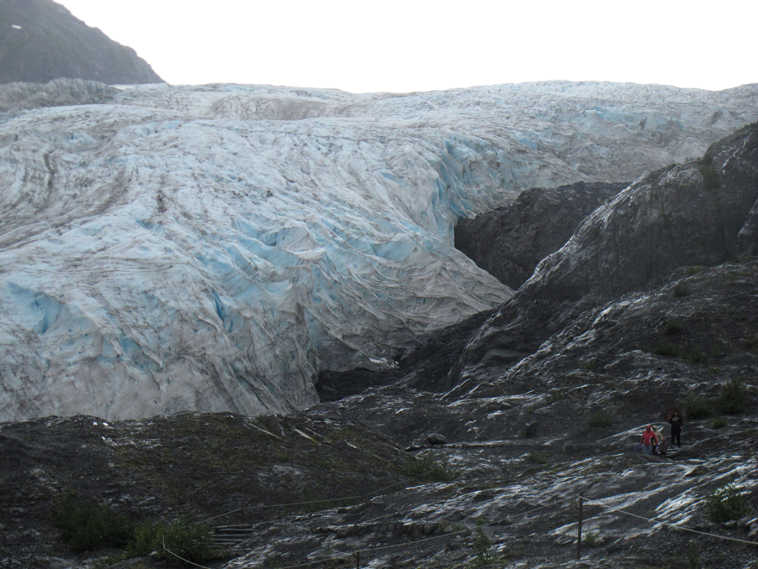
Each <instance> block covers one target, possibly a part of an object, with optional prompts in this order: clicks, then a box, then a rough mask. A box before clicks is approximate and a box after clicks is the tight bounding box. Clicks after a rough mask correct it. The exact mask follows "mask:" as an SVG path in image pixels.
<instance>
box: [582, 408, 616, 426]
mask: <svg viewBox="0 0 758 569" xmlns="http://www.w3.org/2000/svg"><path fill="white" fill-rule="evenodd" d="M612 424H613V417H612V416H611V414H610V413H609V412H608V411H606V410H604V409H601V410H599V411H595V412H594V413H593V414H592V415H590V419H589V421H588V425H589V426H590V428H592V429H601V428H604V427H610V426H611V425H612Z"/></svg>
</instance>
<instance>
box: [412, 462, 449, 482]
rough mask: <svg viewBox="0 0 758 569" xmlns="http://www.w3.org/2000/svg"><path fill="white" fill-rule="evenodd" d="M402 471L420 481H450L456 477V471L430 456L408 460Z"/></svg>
mask: <svg viewBox="0 0 758 569" xmlns="http://www.w3.org/2000/svg"><path fill="white" fill-rule="evenodd" d="M400 472H401V473H402V474H404V475H406V476H408V477H409V478H413V479H415V480H418V481H420V482H450V481H451V480H455V478H456V475H455V472H453V471H452V470H450V469H448V468H447V467H445V466H443V465H441V464H440V463H438V462H435V461H434V460H433V459H432V458H430V457H428V456H425V457H423V458H414V459H411V460H409V461H407V462H406V463H405V464H404V465H403V466H402V467H401V469H400Z"/></svg>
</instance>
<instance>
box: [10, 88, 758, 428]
mask: <svg viewBox="0 0 758 569" xmlns="http://www.w3.org/2000/svg"><path fill="white" fill-rule="evenodd" d="M32 94H33V96H32ZM756 103H758V86H755V85H752V86H744V87H740V88H736V89H730V90H726V91H720V92H711V91H701V90H692V89H676V88H673V87H663V86H651V85H634V84H614V83H569V82H548V83H531V84H519V85H499V86H491V87H479V88H472V89H459V90H453V91H439V92H430V93H411V94H405V95H398V94H386V93H384V94H383V93H375V94H363V95H358V94H350V93H345V92H341V91H336V90H318V89H296V88H288V87H275V86H250V85H204V86H170V85H140V86H120V87H118V88H112V87H106V86H103V85H101V84H97V83H90V82H86V81H80V80H58V81H55V82H51V83H48V84H46V85H44V86H39V85H33V86H32V85H30V84H10V85H5V86H0V187H2V195H0V214H1V215H0V219H1V220H2V221H0V272H1V274H2V279H1V280H0V308H1V310H0V420H6V421H8V420H13V421H15V420H23V419H27V418H32V417H37V416H44V415H71V414H77V413H86V414H93V415H98V416H101V417H104V418H113V419H124V418H137V417H145V416H151V415H156V414H162V413H174V412H178V411H183V410H200V411H234V412H238V413H244V414H251V415H255V414H260V413H286V412H290V411H292V410H295V409H302V408H306V407H308V406H310V405H312V404H314V403H316V402H317V400H318V398H317V395H316V391H315V387H314V383H315V381H316V379H317V376H318V372H319V370H325V369H331V370H344V369H350V368H353V367H368V368H372V367H374V368H376V367H384V366H392V365H394V363H395V360H396V359H397V357H398V354H400V353H401V352H402V351H403V350H406V349H408V348H412V347H413V346H414V345H415V342H417V341H418V339H419V337H420V336H422V335H423V334H425V333H427V332H429V331H431V330H434V329H437V328H441V327H444V326H448V325H451V324H454V323H456V322H459V321H461V320H462V319H464V318H466V317H468V316H470V315H472V314H474V313H477V312H481V311H483V310H488V309H492V308H495V307H496V306H498V305H500V304H501V303H503V302H504V301H506V300H507V299H508V298H510V296H511V295H512V294H513V291H511V290H510V289H509V288H508V287H506V286H505V285H503V284H502V283H500V282H499V281H497V280H496V279H495V278H494V277H492V276H491V275H489V274H488V273H486V272H485V271H483V270H482V269H480V268H479V267H477V266H476V265H475V264H474V263H473V262H472V261H471V260H469V259H468V258H467V257H465V256H464V255H463V254H462V253H460V252H458V251H457V250H456V249H455V248H454V245H453V242H454V240H453V233H454V228H455V223H456V221H457V220H458V219H459V218H461V217H471V216H474V215H476V214H478V213H482V212H484V211H488V210H489V209H492V208H494V207H497V206H500V205H503V204H505V203H508V202H509V201H510V200H512V199H514V198H515V196H517V195H518V193H519V192H521V191H522V190H524V189H527V188H530V187H535V186H542V187H551V186H557V185H561V184H566V183H572V182H576V181H580V180H584V181H631V180H632V179H634V178H635V177H637V176H639V175H641V174H643V173H644V172H646V171H647V170H649V169H652V168H657V167H661V166H664V165H667V164H670V163H671V162H677V161H683V160H687V159H689V158H692V157H695V156H699V155H701V154H702V153H703V152H704V150H705V149H706V148H707V146H708V145H709V144H710V143H712V142H713V141H715V140H717V139H718V138H720V137H722V136H724V135H725V134H727V133H729V132H731V131H732V130H734V129H735V128H737V127H739V126H742V125H743V124H745V123H748V122H752V121H755V120H756V119H758V104H756Z"/></svg>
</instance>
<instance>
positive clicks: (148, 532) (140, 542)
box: [128, 519, 216, 562]
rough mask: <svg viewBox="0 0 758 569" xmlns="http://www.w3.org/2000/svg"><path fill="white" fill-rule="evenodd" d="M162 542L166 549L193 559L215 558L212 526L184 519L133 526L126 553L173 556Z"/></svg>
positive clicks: (165, 557) (163, 557)
mask: <svg viewBox="0 0 758 569" xmlns="http://www.w3.org/2000/svg"><path fill="white" fill-rule="evenodd" d="M164 543H165V546H166V549H170V550H171V551H172V552H173V553H175V554H176V555H180V556H181V557H184V558H185V559H188V560H190V561H193V562H201V561H209V560H211V559H214V558H216V552H215V551H214V550H213V547H212V543H211V528H210V527H208V526H206V525H204V524H196V523H192V522H189V521H188V520H185V519H179V520H174V521H173V522H169V523H164V522H151V521H147V522H142V523H141V524H139V525H138V526H137V527H136V528H135V529H134V536H133V539H132V542H131V543H130V544H129V548H128V552H129V555H131V556H143V555H150V554H151V553H152V552H154V551H155V552H157V554H158V557H159V558H161V559H167V560H171V559H175V557H174V556H173V555H171V554H170V553H168V552H167V551H165V550H164V548H163V545H164Z"/></svg>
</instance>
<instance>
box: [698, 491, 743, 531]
mask: <svg viewBox="0 0 758 569" xmlns="http://www.w3.org/2000/svg"><path fill="white" fill-rule="evenodd" d="M749 511H750V506H749V504H748V500H747V498H746V497H745V495H744V494H742V493H741V492H740V490H739V488H737V487H736V486H733V485H727V486H723V487H721V488H719V489H717V490H716V491H714V492H713V494H711V495H710V496H709V497H708V499H707V501H706V512H707V513H708V519H710V520H711V521H712V522H714V523H717V524H720V523H724V522H728V521H730V520H738V519H740V518H741V517H743V516H745V515H747V514H748V513H749Z"/></svg>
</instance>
